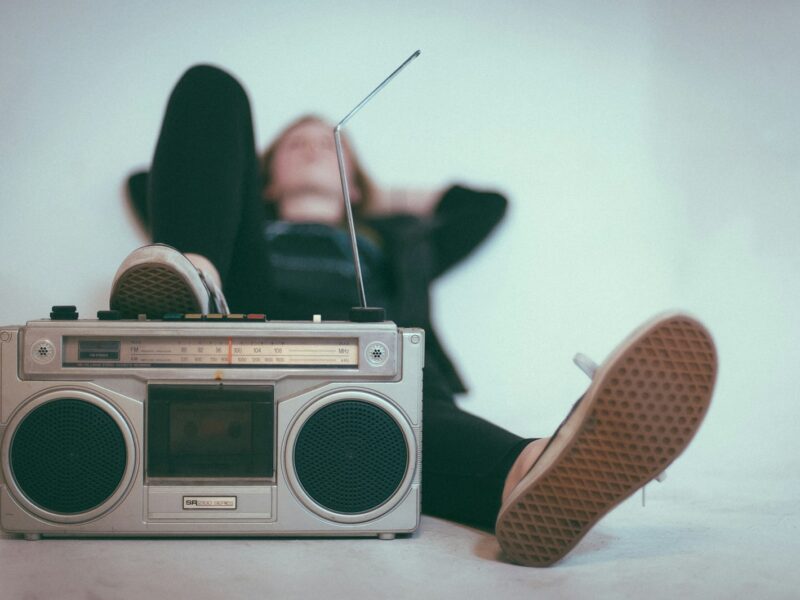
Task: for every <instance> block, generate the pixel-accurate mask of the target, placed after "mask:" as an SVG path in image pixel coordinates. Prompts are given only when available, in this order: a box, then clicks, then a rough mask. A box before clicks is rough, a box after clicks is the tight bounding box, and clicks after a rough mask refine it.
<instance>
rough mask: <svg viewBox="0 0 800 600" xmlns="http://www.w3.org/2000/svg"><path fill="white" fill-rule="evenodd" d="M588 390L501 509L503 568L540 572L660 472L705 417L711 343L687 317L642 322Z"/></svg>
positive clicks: (594, 370)
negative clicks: (519, 566)
mask: <svg viewBox="0 0 800 600" xmlns="http://www.w3.org/2000/svg"><path fill="white" fill-rule="evenodd" d="M577 362H578V363H579V366H581V368H582V369H584V370H585V371H586V372H587V374H589V375H590V376H591V377H592V383H591V385H590V386H589V388H588V389H587V390H586V393H585V394H584V395H583V397H582V398H581V399H580V400H579V401H578V402H577V403H576V404H575V406H574V407H573V408H572V410H571V411H570V413H569V414H568V415H567V417H566V419H564V422H563V423H561V425H560V426H559V427H558V429H557V430H556V432H555V434H554V435H553V437H552V438H551V440H550V442H549V443H548V444H547V446H545V449H544V451H543V452H542V454H541V455H540V456H539V458H538V459H537V460H536V462H535V463H534V464H533V466H532V467H531V469H530V470H529V471H528V473H527V474H526V475H525V476H524V477H523V478H522V480H520V482H519V483H518V484H517V485H516V487H515V488H514V489H513V490H512V491H511V493H510V494H509V496H508V498H506V500H505V502H503V505H502V507H501V508H500V512H499V514H498V517H497V523H496V526H495V535H496V536H497V541H498V542H499V543H500V547H501V548H502V549H503V552H504V554H505V556H506V557H507V558H509V559H510V560H511V561H513V562H515V563H518V564H522V565H528V566H540V567H544V566H548V565H551V564H553V563H554V562H556V561H557V560H560V559H561V558H563V557H564V556H565V555H566V554H567V553H568V552H569V551H570V550H572V548H573V547H575V545H576V544H577V543H578V542H579V541H580V540H581V539H582V538H583V536H584V535H586V533H588V531H589V530H590V529H591V528H592V527H593V526H594V524H595V523H597V521H598V520H600V518H601V517H603V516H604V515H605V514H606V513H608V512H609V511H610V510H611V509H612V508H614V507H615V506H617V505H618V504H619V503H620V502H622V501H623V500H624V499H625V498H627V497H628V496H630V495H631V494H633V493H634V492H635V491H636V490H638V489H639V488H641V487H642V486H644V485H645V484H646V483H648V482H649V481H651V480H652V479H654V478H656V477H657V476H658V475H659V474H661V473H663V472H664V470H665V469H666V468H667V466H668V465H669V464H670V463H672V461H674V460H675V459H676V458H677V457H678V456H679V455H680V454H681V453H682V452H683V451H684V449H685V448H686V447H687V446H688V445H689V442H690V441H691V440H692V438H693V437H694V435H695V434H696V433H697V430H698V429H699V427H700V424H701V423H702V421H703V417H705V415H706V412H707V411H708V406H709V403H710V402H711V395H712V392H713V389H714V382H715V380H716V375H717V354H716V350H715V348H714V341H713V340H712V339H711V335H710V334H709V333H708V331H707V330H706V328H705V327H703V325H701V324H700V323H699V322H697V321H696V320H694V319H693V318H691V317H688V316H686V315H682V314H668V315H663V316H660V317H657V318H655V319H653V320H652V321H649V322H647V323H645V324H644V325H643V326H642V327H640V328H639V329H637V330H636V331H634V332H633V334H632V335H631V336H629V337H628V338H627V339H626V340H625V341H623V342H622V343H621V344H620V345H619V346H618V347H617V349H616V350H615V351H614V352H613V353H612V354H611V356H609V358H608V359H607V360H606V361H605V363H603V364H602V365H600V366H599V367H597V366H596V365H594V364H592V363H591V361H588V360H586V359H585V358H579V359H578V361H577Z"/></svg>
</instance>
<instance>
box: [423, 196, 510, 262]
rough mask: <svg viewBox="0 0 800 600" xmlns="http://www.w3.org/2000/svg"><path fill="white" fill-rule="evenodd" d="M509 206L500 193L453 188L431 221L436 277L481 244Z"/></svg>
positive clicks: (444, 197)
mask: <svg viewBox="0 0 800 600" xmlns="http://www.w3.org/2000/svg"><path fill="white" fill-rule="evenodd" d="M507 206H508V201H507V200H506V199H505V198H504V197H503V196H501V195H500V194H497V193H493V192H477V191H474V190H470V189H467V188H463V187H459V186H454V187H452V188H450V189H449V190H448V191H447V192H446V193H445V194H444V196H443V197H442V199H441V200H440V201H439V204H438V205H437V206H436V209H435V211H434V214H433V221H432V224H431V225H432V227H431V234H430V235H431V244H432V246H433V252H434V257H433V258H434V260H433V262H434V264H433V272H432V275H433V277H438V276H439V275H441V274H442V273H444V272H445V271H447V270H448V269H449V268H450V267H452V266H453V265H455V264H457V263H458V262H460V261H461V260H463V259H464V258H465V257H466V256H467V255H469V254H470V252H472V251H473V250H474V249H475V248H476V247H477V246H479V245H480V243H481V242H483V241H484V240H485V239H486V238H487V237H488V236H489V234H490V233H491V231H492V230H493V229H494V228H495V227H496V226H497V224H498V223H499V222H500V220H501V219H502V218H503V215H504V214H505V212H506V207H507Z"/></svg>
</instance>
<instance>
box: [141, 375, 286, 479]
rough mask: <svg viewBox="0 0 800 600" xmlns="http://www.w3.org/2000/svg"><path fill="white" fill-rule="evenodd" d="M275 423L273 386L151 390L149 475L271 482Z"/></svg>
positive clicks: (158, 386)
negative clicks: (265, 479) (267, 480)
mask: <svg viewBox="0 0 800 600" xmlns="http://www.w3.org/2000/svg"><path fill="white" fill-rule="evenodd" d="M274 419H275V404H274V390H273V387H272V386H264V385H223V384H215V385H166V384H159V385H150V386H148V392H147V476H148V477H149V478H159V479H160V478H168V479H207V478H212V479H230V478H258V479H262V478H270V477H272V476H273V472H274V467H273V462H274V460H273V459H274V446H275V444H274V434H273V431H274V427H273V425H274Z"/></svg>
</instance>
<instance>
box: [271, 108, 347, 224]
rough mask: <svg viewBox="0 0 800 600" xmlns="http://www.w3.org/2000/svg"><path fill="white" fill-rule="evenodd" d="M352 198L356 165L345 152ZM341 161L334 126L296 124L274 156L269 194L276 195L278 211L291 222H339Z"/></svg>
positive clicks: (341, 202) (342, 214)
mask: <svg viewBox="0 0 800 600" xmlns="http://www.w3.org/2000/svg"><path fill="white" fill-rule="evenodd" d="M345 163H346V165H347V170H348V179H349V181H348V183H350V184H351V185H350V190H351V192H350V193H351V199H352V200H353V201H356V200H357V196H358V195H359V194H358V190H355V189H354V186H353V185H352V168H351V165H350V164H349V163H350V161H349V160H348V157H347V155H346V153H345ZM341 186H342V184H341V180H340V178H339V163H338V162H337V160H336V147H335V145H334V141H333V128H332V127H330V126H328V125H327V124H326V123H323V122H320V121H315V120H314V121H306V122H304V123H301V124H300V125H297V126H296V127H293V128H292V129H290V130H289V132H288V133H286V134H285V135H284V136H283V138H282V139H281V140H280V142H278V145H277V146H276V148H275V153H274V155H273V159H272V178H271V182H270V185H269V187H268V189H267V190H265V195H266V196H267V197H269V198H274V199H275V201H276V202H277V204H278V213H279V215H280V216H281V218H283V219H287V220H290V221H298V220H301V221H320V222H326V223H338V222H340V221H341V220H342V218H343V216H344V205H343V200H342V187H341Z"/></svg>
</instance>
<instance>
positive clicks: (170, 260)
mask: <svg viewBox="0 0 800 600" xmlns="http://www.w3.org/2000/svg"><path fill="white" fill-rule="evenodd" d="M109 305H110V307H111V309H112V310H118V311H120V312H121V313H122V315H123V316H124V317H133V318H135V317H137V316H138V315H147V317H148V318H153V319H160V318H162V317H163V316H164V315H165V314H167V313H201V314H209V313H226V314H227V313H228V312H229V310H228V303H227V302H226V301H225V296H224V295H223V294H222V291H221V290H220V289H219V288H218V287H217V285H216V284H215V283H214V281H213V280H212V279H211V278H210V277H207V276H206V275H205V273H203V271H201V270H199V269H198V268H197V267H195V266H194V265H193V264H192V262H191V261H190V260H189V259H188V258H186V257H185V256H184V255H183V254H181V253H180V252H179V251H178V250H176V249H175V248H173V247H172V246H167V245H166V244H152V245H149V246H142V247H141V248H137V249H136V250H134V251H133V252H131V253H130V254H129V255H128V257H127V258H126V259H125V260H124V261H122V265H120V267H119V269H117V274H116V275H115V276H114V283H113V284H112V286H111V299H110V301H109Z"/></svg>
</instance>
